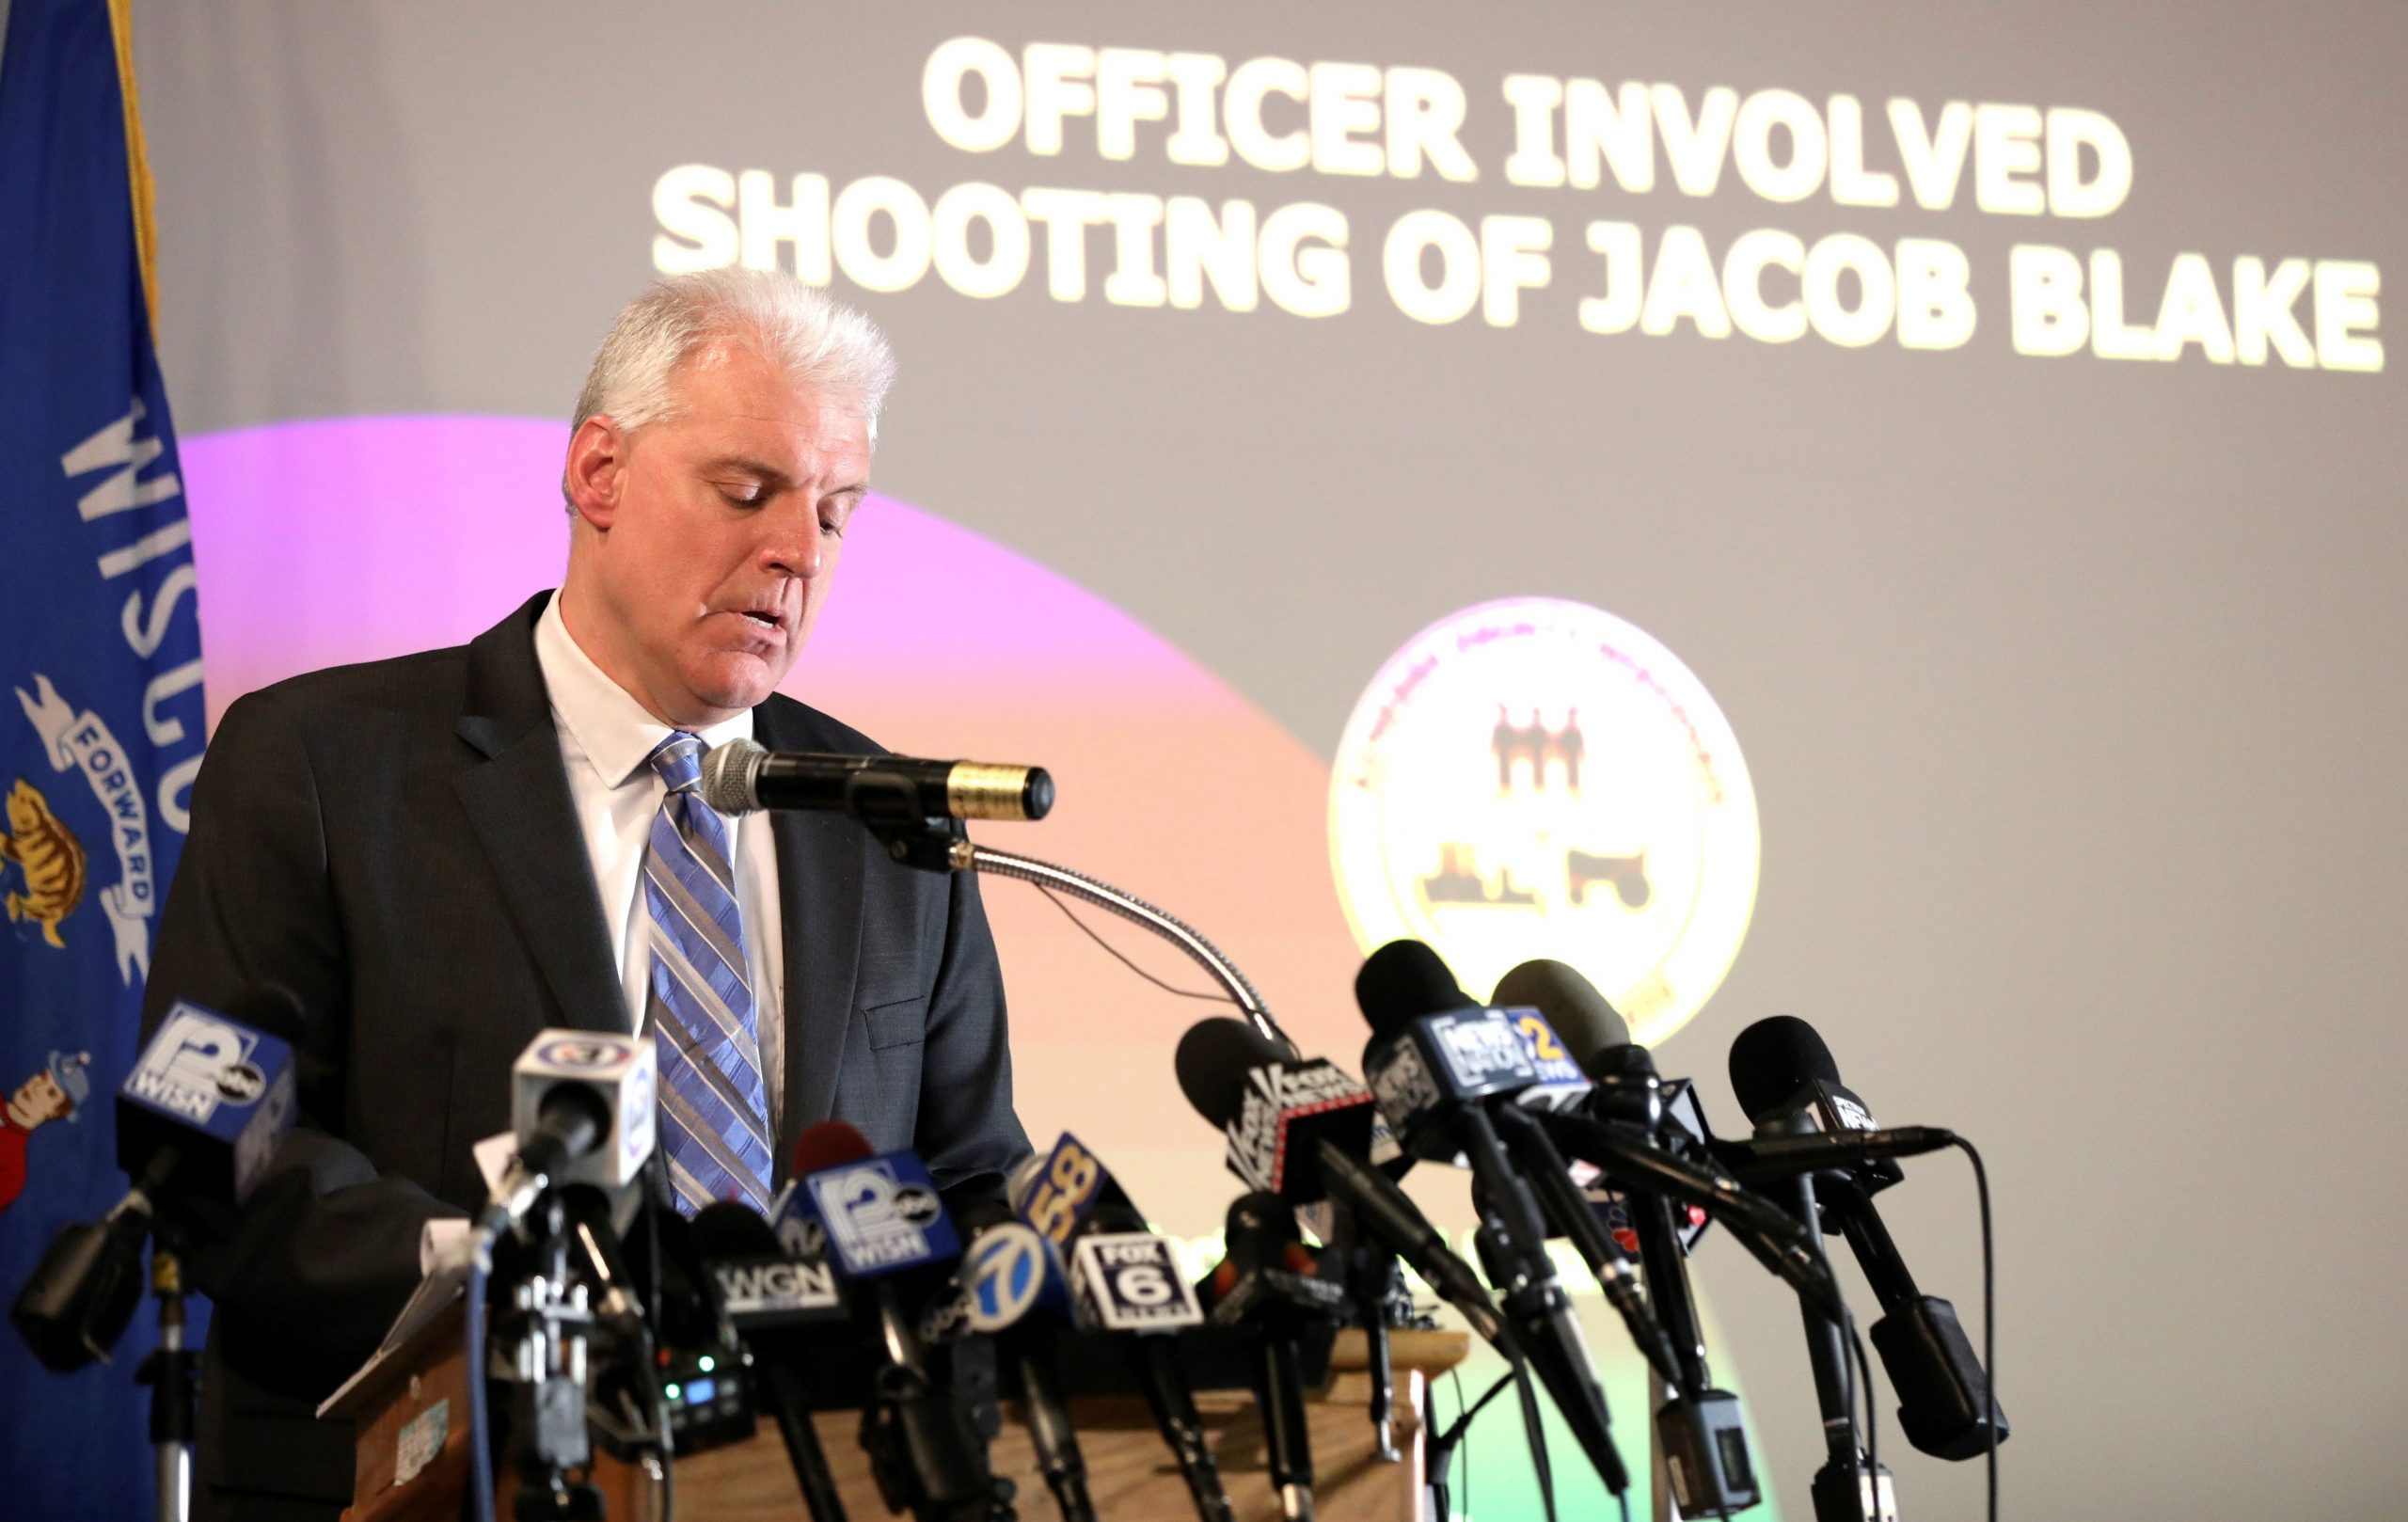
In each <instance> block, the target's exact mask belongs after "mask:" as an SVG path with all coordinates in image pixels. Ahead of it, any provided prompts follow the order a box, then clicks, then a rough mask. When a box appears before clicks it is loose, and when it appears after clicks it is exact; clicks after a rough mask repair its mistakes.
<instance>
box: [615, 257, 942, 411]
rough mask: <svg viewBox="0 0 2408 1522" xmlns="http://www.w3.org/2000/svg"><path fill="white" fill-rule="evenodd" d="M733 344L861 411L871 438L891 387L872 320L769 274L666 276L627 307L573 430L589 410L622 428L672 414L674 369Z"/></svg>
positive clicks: (884, 350)
mask: <svg viewBox="0 0 2408 1522" xmlns="http://www.w3.org/2000/svg"><path fill="white" fill-rule="evenodd" d="M718 341H732V342H736V343H740V344H742V345H744V346H745V347H747V348H749V349H751V350H753V352H754V353H756V354H758V355H759V356H761V357H762V358H764V359H767V360H768V361H769V362H770V363H771V364H774V365H777V366H779V367H780V368H782V369H783V370H784V372H785V373H786V374H787V376H788V377H789V378H790V379H791V380H792V381H793V382H794V383H795V384H796V385H797V386H798V387H805V388H810V389H812V390H815V391H817V392H819V393H821V394H822V395H825V396H828V397H831V398H832V399H834V400H837V401H840V402H845V403H849V404H852V405H854V406H856V407H858V408H860V410H861V415H862V420H863V423H865V424H866V425H867V426H868V429H869V438H870V442H871V443H872V444H875V443H877V442H878V413H879V407H880V406H882V405H883V404H885V401H886V390H887V388H888V387H890V386H892V385H893V384H894V383H895V351H894V350H893V349H891V348H889V347H888V346H887V342H886V335H885V334H883V333H880V332H879V330H878V325H876V324H875V323H872V322H871V321H870V320H869V319H868V318H866V317H864V316H863V315H862V314H861V313H860V312H858V311H856V310H854V309H852V308H850V307H848V306H846V305H845V304H844V303H842V302H839V301H833V300H831V299H830V298H829V297H828V295H827V294H826V293H824V292H821V291H818V290H815V289H814V288H812V287H810V286H807V285H804V284H801V283H800V281H798V280H796V279H795V277H793V276H791V275H787V274H784V273H783V272H781V271H777V270H751V269H733V268H731V269H716V270H702V271H698V272H696V273H694V274H690V275H673V276H671V277H667V278H665V279H661V280H657V281H655V282H654V283H653V285H652V286H651V287H650V289H648V290H646V291H645V292H644V293H643V294H642V295H640V296H638V297H636V298H635V300H633V301H630V302H628V303H627V305H626V308H625V309H622V310H621V311H620V313H619V317H618V321H616V322H614V323H612V324H611V325H610V334H609V336H608V337H606V338H604V339H603V341H602V347H601V348H600V349H598V350H596V351H595V352H594V368H593V369H592V370H589V371H588V372H586V375H585V389H584V390H583V391H581V392H579V393H578V398H577V416H576V418H575V419H573V420H571V421H570V423H569V428H570V431H571V432H572V433H574V432H575V431H576V430H577V429H578V428H579V427H582V426H583V425H584V423H585V420H586V419H588V418H591V417H594V416H596V415H597V414H598V415H600V416H604V417H607V418H609V419H610V420H611V421H613V422H615V423H617V424H618V425H619V427H620V428H621V429H622V430H624V431H626V432H628V433H632V432H634V431H635V430H637V429H639V428H642V427H643V426H644V425H645V424H647V423H655V422H659V421H661V420H664V419H667V418H671V417H673V416H675V415H676V412H677V408H678V403H679V398H678V395H677V388H676V386H675V384H674V381H675V376H676V373H677V370H678V367H679V366H681V365H683V364H684V363H685V362H686V361H687V360H689V359H690V358H692V357H694V356H695V355H697V354H699V353H701V352H702V351H703V350H705V348H707V347H708V346H709V345H711V344H712V343H714V342H718Z"/></svg>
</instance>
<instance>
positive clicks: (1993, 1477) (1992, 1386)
mask: <svg viewBox="0 0 2408 1522" xmlns="http://www.w3.org/2000/svg"><path fill="white" fill-rule="evenodd" d="M1949 1145H1950V1146H1952V1147H1955V1148H1957V1149H1961V1150H1962V1151H1963V1152H1964V1154H1965V1157H1966V1160H1967V1161H1968V1162H1970V1163H1972V1165H1973V1189H1974V1192H1975V1193H1976V1194H1977V1195H1978V1196H1979V1197H1980V1198H1981V1206H1982V1369H1983V1371H1984V1377H1983V1380H1982V1392H1983V1398H1984V1403H1985V1404H1987V1405H1988V1410H1986V1411H1984V1412H1983V1413H1982V1415H1983V1417H1984V1418H1985V1419H1987V1421H1988V1426H1989V1431H1988V1434H1987V1436H1988V1445H1987V1446H1988V1450H1989V1451H1988V1468H1989V1518H1990V1522H1998V1258H1997V1255H1996V1254H1995V1253H1994V1252H1993V1250H1992V1239H1991V1236H1990V1170H1989V1169H1988V1168H1987V1167H1985V1166H1983V1165H1982V1154H1981V1153H1979V1152H1977V1151H1975V1150H1974V1149H1973V1144H1972V1142H1969V1141H1967V1140H1966V1139H1965V1138H1964V1137H1962V1136H1957V1137H1952V1138H1951V1139H1950V1141H1949Z"/></svg>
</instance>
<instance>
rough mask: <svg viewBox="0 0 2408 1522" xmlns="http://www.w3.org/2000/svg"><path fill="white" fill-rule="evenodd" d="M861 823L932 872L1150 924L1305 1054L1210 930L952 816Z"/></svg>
mask: <svg viewBox="0 0 2408 1522" xmlns="http://www.w3.org/2000/svg"><path fill="white" fill-rule="evenodd" d="M862 823H863V825H864V826H866V827H867V828H868V830H869V832H870V833H872V834H874V835H876V836H877V837H878V838H879V840H880V841H882V842H884V843H885V846H886V852H887V854H888V855H890V856H892V857H894V858H895V860H896V861H898V862H900V863H902V864H904V865H906V866H916V867H918V868H920V869H921V870H922V871H926V872H990V873H992V874H994V875H995V876H996V877H1001V878H1017V879H1019V880H1021V881H1022V882H1033V883H1035V884H1037V885H1038V887H1040V888H1051V889H1053V890H1054V891H1055V892H1057V893H1066V894H1069V896H1071V897H1073V898H1076V899H1079V900H1081V901H1082V902H1085V903H1090V904H1093V905H1095V906H1096V907H1097V908H1099V909H1104V910H1109V911H1111V912H1113V913H1115V914H1117V915H1119V916H1120V917H1121V918H1122V919H1124V920H1127V921H1128V922H1129V923H1130V924H1132V925H1138V926H1143V927H1145V928H1147V929H1149V930H1151V931H1152V932H1153V933H1154V934H1156V935H1158V936H1160V937H1162V938H1163V939H1164V940H1165V941H1167V942H1169V943H1171V944H1172V945H1175V946H1177V947H1178V948H1179V949H1180V950H1181V951H1183V952H1185V953H1187V955H1188V956H1189V957H1190V958H1191V959H1193V960H1194V961H1195V963H1196V965H1197V966H1198V967H1201V968H1203V969H1204V971H1205V973H1206V974H1207V975H1210V976H1211V977H1212V981H1213V982H1215V983H1218V984H1219V985H1220V986H1221V991H1223V992H1224V993H1227V994H1228V998H1229V1002H1230V1003H1231V1004H1234V1005H1236V1006H1237V1007H1238V1008H1239V1009H1240V1010H1242V1011H1244V1015H1245V1018H1246V1019H1247V1020H1248V1021H1250V1022H1252V1023H1253V1025H1254V1028H1255V1029H1256V1030H1259V1031H1260V1032H1261V1033H1262V1034H1263V1035H1264V1036H1265V1037H1267V1038H1270V1039H1272V1040H1274V1041H1276V1042H1278V1043H1279V1044H1280V1045H1281V1046H1282V1047H1285V1048H1286V1049H1287V1051H1288V1054H1289V1055H1291V1056H1292V1057H1298V1058H1301V1057H1302V1056H1303V1055H1304V1051H1303V1049H1302V1048H1300V1047H1298V1046H1297V1045H1296V1043H1295V1042H1294V1041H1293V1040H1292V1039H1291V1038H1289V1035H1288V1033H1287V1032H1286V1031H1284V1030H1282V1029H1280V1028H1279V1023H1278V1022H1277V1021H1275V1020H1274V1019H1272V1018H1271V1009H1270V1007H1269V1006H1267V1005H1265V1004H1264V1003H1263V1002H1262V995H1261V994H1259V993H1258V992H1256V991H1255V987H1254V985H1253V984H1252V983H1249V982H1247V981H1246V975H1244V973H1242V972H1239V971H1238V968H1237V964H1236V963H1235V962H1232V961H1231V960H1229V959H1228V957H1226V956H1224V955H1222V953H1221V948H1220V947H1218V946H1216V945H1214V944H1212V942H1210V941H1207V940H1205V939H1204V935H1203V932H1201V931H1199V930H1197V929H1196V927H1194V926H1192V925H1190V924H1188V923H1187V922H1186V921H1185V920H1182V919H1180V917H1179V916H1178V915H1176V914H1174V913H1172V912H1169V911H1168V910H1165V909H1159V908H1156V907H1155V906H1154V905H1152V904H1149V903H1148V902H1146V901H1145V900H1144V899H1143V898H1140V897H1138V896H1136V895H1135V894H1133V893H1130V892H1127V891H1126V890H1124V889H1120V888H1116V887H1114V886H1113V885H1112V884H1111V883H1109V882H1106V881H1104V880H1102V879H1101V878H1091V877H1089V876H1087V875H1086V874H1085V873H1084V872H1074V871H1072V870H1071V869H1070V868H1069V867H1067V866H1056V865H1054V864H1053V863H1051V862H1042V861H1039V860H1038V859H1037V858H1036V857H1034V856H1022V855H1020V854H1019V853H1017V852H1015V851H1002V850H995V849H993V848H990V847H986V846H980V845H977V844H975V843H974V842H972V841H970V840H969V839H967V838H965V837H963V836H961V835H959V834H957V833H955V832H954V828H953V821H952V820H950V819H882V818H880V819H873V818H863V820H862Z"/></svg>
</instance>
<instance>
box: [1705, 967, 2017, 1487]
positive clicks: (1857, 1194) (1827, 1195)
mask: <svg viewBox="0 0 2408 1522" xmlns="http://www.w3.org/2000/svg"><path fill="white" fill-rule="evenodd" d="M1731 1086H1732V1088H1733V1089H1734V1090H1735V1092H1736V1093H1737V1094H1738V1097H1739V1103H1740V1106H1741V1108H1743V1109H1745V1110H1746V1111H1747V1112H1748V1118H1749V1119H1751V1120H1753V1121H1754V1122H1755V1123H1756V1129H1757V1135H1758V1137H1759V1141H1758V1144H1757V1145H1758V1146H1759V1147H1761V1148H1763V1149H1766V1150H1767V1151H1772V1150H1773V1149H1776V1148H1784V1149H1789V1150H1791V1151H1793V1152H1797V1153H1803V1154H1806V1155H1812V1149H1813V1148H1814V1146H1816V1145H1823V1146H1828V1147H1830V1149H1832V1151H1833V1153H1834V1154H1835V1155H1834V1157H1833V1160H1832V1162H1831V1163H1830V1164H1829V1165H1827V1166H1825V1167H1824V1168H1823V1169H1821V1170H1820V1171H1817V1172H1814V1173H1812V1174H1801V1178H1802V1181H1801V1183H1800V1184H1799V1185H1798V1204H1799V1208H1800V1209H1802V1210H1809V1211H1811V1210H1813V1209H1814V1208H1815V1207H1817V1206H1819V1208H1820V1211H1821V1214H1822V1217H1823V1219H1824V1220H1825V1221H1826V1222H1827V1223H1829V1224H1830V1225H1834V1226H1837V1227H1838V1228H1839V1229H1840V1231H1841V1233H1842V1234H1843V1235H1845V1236H1846V1238H1847V1245H1848V1246H1849V1248H1850V1249H1851V1250H1853V1251H1854V1253H1855V1254H1856V1260H1857V1264H1858V1266H1859V1267H1861V1268H1862V1269H1863V1270H1864V1276H1865V1278H1866V1280H1867V1281H1868V1282H1870V1283H1871V1284H1872V1286H1873V1293H1874V1295H1875V1297H1876V1298H1877V1299H1878V1300H1879V1301H1880V1303H1881V1309H1882V1316H1881V1319H1880V1320H1879V1321H1877V1322H1875V1323H1874V1324H1873V1326H1872V1330H1871V1336H1872V1339H1873V1346H1874V1349H1875V1350H1876V1351H1877V1352H1878V1353H1879V1354H1880V1355H1881V1366H1882V1368H1883V1369H1885V1370H1886V1371H1888V1372H1889V1375H1890V1384H1891V1386H1892V1387H1893V1389H1895V1390H1896V1392H1897V1396H1898V1424H1899V1426H1900V1427H1901V1428H1902V1429H1904V1430H1905V1432H1906V1435H1907V1440H1908V1441H1909V1442H1910V1443H1912V1444H1914V1446H1915V1447H1916V1448H1918V1449H1920V1450H1922V1451H1924V1452H1925V1453H1929V1454H1931V1455H1933V1456H1934V1457H1936V1458H1943V1459H1954V1460H1963V1459H1970V1458H1973V1457H1975V1456H1976V1455H1979V1454H1981V1453H1984V1452H1987V1451H1988V1449H1989V1447H1990V1444H1991V1441H1992V1438H1991V1432H1990V1429H1991V1426H1992V1425H1993V1423H1995V1425H1996V1428H1997V1435H1996V1441H1998V1442H2002V1443H2003V1442H2004V1441H2006V1437H2007V1423H2006V1416H2005V1413H2004V1412H2003V1411H2001V1410H2000V1409H1999V1408H1998V1406H1997V1405H1996V1404H1995V1403H1994V1401H1993V1398H1992V1395H1991V1392H1990V1387H1989V1378H1988V1374H1987V1373H1985V1372H1984V1371H1983V1369H1982V1363H1981V1359H1980V1358H1979V1357H1978V1356H1975V1354H1974V1352H1973V1348H1972V1342H1971V1340H1969V1339H1968V1338H1967V1337H1966V1335H1965V1329H1964V1327H1963V1326H1962V1324H1959V1323H1958V1321H1957V1308H1956V1307H1955V1306H1953V1305H1950V1304H1949V1303H1948V1302H1947V1301H1945V1300H1942V1299H1941V1298H1940V1297H1938V1296H1937V1295H1928V1294H1925V1293H1924V1292H1922V1291H1921V1290H1920V1289H1918V1288H1917V1286H1916V1284H1915V1280H1914V1276H1913V1275H1912V1274H1910V1273H1909V1272H1908V1270H1907V1263H1906V1260H1905V1259H1904V1258H1903V1257H1901V1256H1900V1255H1899V1252H1898V1248H1897V1245H1896V1244H1895V1243H1893V1242H1892V1241H1891V1240H1890V1232H1889V1229H1887V1228H1886V1227H1884V1226H1883V1225H1882V1223H1881V1216H1880V1213H1879V1212H1878V1211H1877V1210H1876V1209H1875V1208H1874V1205H1873V1196H1874V1194H1875V1192H1877V1191H1878V1190H1881V1189H1886V1188H1888V1187H1889V1186H1890V1185H1891V1184H1893V1183H1896V1182H1898V1181H1900V1180H1902V1179H1904V1178H1905V1177H1906V1170H1905V1169H1903V1168H1901V1167H1899V1166H1898V1165H1897V1164H1896V1163H1895V1162H1894V1161H1892V1159H1893V1157H1896V1156H1901V1155H1909V1154H1910V1153H1911V1152H1913V1151H1927V1150H1932V1149H1934V1146H1925V1145H1917V1146H1912V1147H1904V1146H1900V1147H1893V1148H1885V1149H1876V1148H1874V1147H1872V1146H1871V1145H1870V1142H1871V1139H1872V1138H1875V1137H1882V1138H1893V1139H1894V1138H1910V1139H1917V1140H1927V1139H1928V1138H1930V1137H1933V1136H1938V1137H1941V1138H1943V1140H1942V1141H1941V1142H1939V1143H1937V1144H1935V1145H1946V1142H1947V1141H1949V1140H1953V1139H1954V1138H1953V1136H1951V1135H1950V1134H1949V1133H1947V1132H1945V1131H1938V1130H1936V1129H1934V1128H1928V1127H1901V1128H1898V1129H1897V1130H1894V1131H1888V1132H1885V1131H1883V1130H1881V1128H1880V1127H1878V1126H1877V1125H1876V1124H1875V1122H1874V1119H1873V1113H1872V1111H1871V1110H1870V1109H1868V1108H1867V1107H1866V1105H1865V1103H1864V1102H1863V1101H1862V1100H1861V1099H1859V1098H1857V1096H1856V1095H1854V1094H1852V1093H1850V1092H1849V1091H1848V1090H1847V1089H1846V1088H1845V1087H1843V1086H1841V1084H1840V1074H1839V1066H1838V1064H1837V1063H1835V1062H1833V1061H1832V1060H1831V1051H1830V1047H1829V1046H1826V1045H1825V1044H1824V1042H1823V1038H1822V1037H1821V1036H1820V1035H1818V1034H1816V1032H1815V1030H1814V1026H1812V1025H1810V1024H1808V1023H1806V1022H1804V1021H1802V1020H1799V1019H1798V1018H1797V1017H1796V1016H1794V1015H1775V1016H1773V1017H1771V1018H1770V1019H1767V1020H1760V1021H1758V1022H1756V1023H1754V1024H1752V1025H1751V1026H1749V1027H1748V1028H1747V1029H1746V1030H1744V1031H1741V1032H1740V1033H1739V1035H1738V1037H1737V1038H1735V1040H1733V1042H1732V1043H1731ZM1850 1137H1854V1138H1855V1140H1856V1142H1857V1143H1858V1144H1859V1145H1857V1146H1855V1147H1851V1146H1850V1145H1849V1138H1850ZM1865 1152H1876V1153H1877V1154H1882V1155H1872V1156H1865V1155H1861V1154H1862V1153H1865ZM1851 1153H1855V1154H1859V1155H1853V1156H1851V1155H1849V1154H1851Z"/></svg>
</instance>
